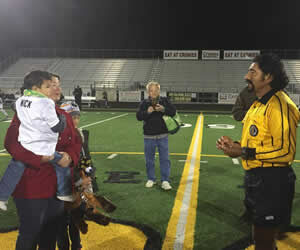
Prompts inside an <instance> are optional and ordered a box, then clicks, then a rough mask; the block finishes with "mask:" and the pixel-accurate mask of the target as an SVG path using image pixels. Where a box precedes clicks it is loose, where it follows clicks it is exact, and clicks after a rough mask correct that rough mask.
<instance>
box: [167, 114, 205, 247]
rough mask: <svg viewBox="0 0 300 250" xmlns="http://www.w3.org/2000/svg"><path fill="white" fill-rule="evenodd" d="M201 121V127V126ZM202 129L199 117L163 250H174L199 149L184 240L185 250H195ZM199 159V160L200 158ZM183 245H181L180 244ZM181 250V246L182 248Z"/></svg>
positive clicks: (201, 117) (201, 119)
mask: <svg viewBox="0 0 300 250" xmlns="http://www.w3.org/2000/svg"><path fill="white" fill-rule="evenodd" d="M200 121H201V125H200V124H199V123H200ZM198 126H201V132H200V133H201V134H200V137H199V140H198V143H197V145H196V142H197V141H196V137H197V128H198ZM202 129H203V115H200V116H199V117H198V120H197V123H196V126H195V130H194V134H193V137H192V142H191V144H190V148H189V153H188V154H187V159H186V163H185V166H184V169H183V174H182V177H181V180H180V184H179V187H178V189H177V193H176V198H175V203H174V206H173V210H172V214H171V217H170V220H169V223H168V228H167V232H166V236H165V240H164V243H163V247H162V249H163V250H169V249H174V244H175V241H176V234H177V225H178V222H179V219H180V213H181V209H182V205H186V204H183V199H184V194H185V191H186V186H187V182H188V181H190V180H188V177H189V170H190V166H191V161H192V160H193V158H192V155H193V152H194V148H195V147H197V151H196V155H197V158H196V162H195V168H194V173H193V180H192V183H193V184H192V191H191V193H192V195H191V199H190V204H188V216H187V221H186V224H185V225H186V228H185V230H184V232H185V234H184V240H183V246H182V247H183V249H193V245H194V228H195V220H196V207H197V200H198V199H197V196H198V185H199V172H200V171H199V168H200V157H201V156H200V152H201V144H202ZM198 157H199V158H198ZM183 210H184V209H183ZM178 233H180V232H178ZM179 244H181V243H179ZM179 249H181V246H180V248H179Z"/></svg>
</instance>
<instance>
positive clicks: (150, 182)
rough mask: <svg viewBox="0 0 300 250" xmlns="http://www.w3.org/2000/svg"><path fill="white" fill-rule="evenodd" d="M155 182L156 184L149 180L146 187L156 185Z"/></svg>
mask: <svg viewBox="0 0 300 250" xmlns="http://www.w3.org/2000/svg"><path fill="white" fill-rule="evenodd" d="M155 184H156V182H154V181H151V180H148V181H147V182H146V185H145V187H146V188H152V187H153V185H155Z"/></svg>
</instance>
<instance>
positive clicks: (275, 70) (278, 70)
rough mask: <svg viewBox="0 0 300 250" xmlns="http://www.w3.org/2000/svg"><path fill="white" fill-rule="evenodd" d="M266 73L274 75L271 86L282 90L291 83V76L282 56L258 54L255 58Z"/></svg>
mask: <svg viewBox="0 0 300 250" xmlns="http://www.w3.org/2000/svg"><path fill="white" fill-rule="evenodd" d="M253 62H254V63H256V64H258V66H259V68H260V69H261V70H262V72H264V74H265V75H267V74H270V75H271V76H272V77H273V80H272V82H271V83H270V85H271V88H272V89H275V90H282V89H284V88H285V87H286V86H287V85H288V84H289V78H288V76H287V74H286V72H285V69H284V65H283V63H282V62H281V61H280V58H279V57H278V56H277V55H275V54H263V55H258V56H256V57H255V58H254V59H253Z"/></svg>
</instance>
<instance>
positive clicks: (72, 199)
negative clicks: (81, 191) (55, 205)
mask: <svg viewBox="0 0 300 250" xmlns="http://www.w3.org/2000/svg"><path fill="white" fill-rule="evenodd" d="M57 199H59V200H62V201H69V202H73V201H75V198H74V197H73V195H66V196H57Z"/></svg>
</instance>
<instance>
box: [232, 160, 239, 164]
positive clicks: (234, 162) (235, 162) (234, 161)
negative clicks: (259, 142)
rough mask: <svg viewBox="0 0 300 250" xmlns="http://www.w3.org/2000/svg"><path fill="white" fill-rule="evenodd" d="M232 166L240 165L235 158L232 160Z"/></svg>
mask: <svg viewBox="0 0 300 250" xmlns="http://www.w3.org/2000/svg"><path fill="white" fill-rule="evenodd" d="M232 162H233V164H236V165H240V162H239V160H238V159H237V158H232Z"/></svg>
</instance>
